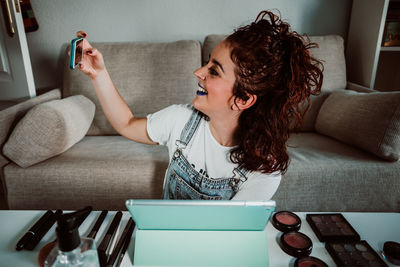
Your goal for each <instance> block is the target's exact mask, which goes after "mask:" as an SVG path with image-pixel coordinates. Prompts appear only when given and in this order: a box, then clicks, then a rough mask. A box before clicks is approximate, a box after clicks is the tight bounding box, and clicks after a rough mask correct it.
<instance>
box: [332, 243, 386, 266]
mask: <svg viewBox="0 0 400 267" xmlns="http://www.w3.org/2000/svg"><path fill="white" fill-rule="evenodd" d="M325 247H326V250H327V251H328V252H329V254H330V255H331V256H332V259H333V260H334V261H335V263H336V264H337V266H339V267H342V266H343V267H353V266H371V267H380V266H382V267H385V266H387V265H386V263H385V262H384V261H383V260H382V259H381V258H380V257H379V256H378V254H377V253H376V252H375V251H374V250H373V248H371V246H370V245H369V244H368V243H367V242H366V241H364V240H363V241H358V242H344V243H342V242H327V243H326V244H325Z"/></svg>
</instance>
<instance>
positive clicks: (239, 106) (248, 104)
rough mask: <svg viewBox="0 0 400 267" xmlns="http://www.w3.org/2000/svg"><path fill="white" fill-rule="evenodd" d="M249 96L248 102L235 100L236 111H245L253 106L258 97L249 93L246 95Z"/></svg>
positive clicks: (239, 99)
mask: <svg viewBox="0 0 400 267" xmlns="http://www.w3.org/2000/svg"><path fill="white" fill-rule="evenodd" d="M246 95H247V97H248V98H247V100H244V99H241V98H236V99H235V104H234V105H233V107H232V108H233V109H234V110H238V111H240V110H245V109H248V108H250V107H251V106H253V105H254V104H255V103H256V101H257V95H252V94H249V93H246Z"/></svg>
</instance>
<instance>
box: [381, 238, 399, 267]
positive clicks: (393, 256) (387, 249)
mask: <svg viewBox="0 0 400 267" xmlns="http://www.w3.org/2000/svg"><path fill="white" fill-rule="evenodd" d="M383 255H384V256H385V258H386V259H387V260H388V261H389V262H390V263H393V264H394V265H399V266H400V243H397V242H394V241H387V242H385V244H383Z"/></svg>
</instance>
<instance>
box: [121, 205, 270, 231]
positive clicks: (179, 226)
mask: <svg viewBox="0 0 400 267" xmlns="http://www.w3.org/2000/svg"><path fill="white" fill-rule="evenodd" d="M125 204H126V207H127V209H128V211H129V212H130V214H131V216H132V218H133V220H134V221H135V223H136V225H137V227H138V229H140V230H229V231H232V230H233V231H234V230H238V231H244V230H246V231H252V230H254V231H260V230H264V228H265V226H266V225H267V223H268V220H269V219H270V217H271V215H272V213H273V212H274V210H275V205H276V204H275V201H273V200H270V201H238V200H227V201H221V200H144V199H130V200H127V201H126V203H125Z"/></svg>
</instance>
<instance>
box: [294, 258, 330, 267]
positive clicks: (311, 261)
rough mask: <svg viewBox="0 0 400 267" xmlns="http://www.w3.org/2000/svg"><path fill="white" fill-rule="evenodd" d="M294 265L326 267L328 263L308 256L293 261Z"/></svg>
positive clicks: (298, 266) (297, 266) (295, 266)
mask: <svg viewBox="0 0 400 267" xmlns="http://www.w3.org/2000/svg"><path fill="white" fill-rule="evenodd" d="M294 267H328V264H326V263H325V262H323V261H322V260H320V259H318V258H315V257H312V256H308V257H304V258H300V259H297V260H296V261H295V262H294Z"/></svg>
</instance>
